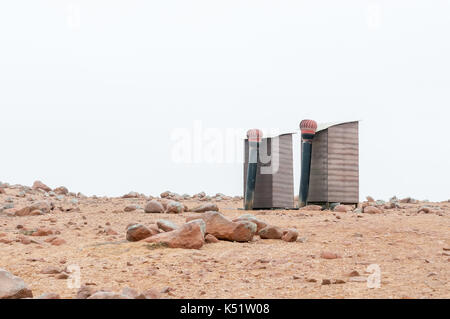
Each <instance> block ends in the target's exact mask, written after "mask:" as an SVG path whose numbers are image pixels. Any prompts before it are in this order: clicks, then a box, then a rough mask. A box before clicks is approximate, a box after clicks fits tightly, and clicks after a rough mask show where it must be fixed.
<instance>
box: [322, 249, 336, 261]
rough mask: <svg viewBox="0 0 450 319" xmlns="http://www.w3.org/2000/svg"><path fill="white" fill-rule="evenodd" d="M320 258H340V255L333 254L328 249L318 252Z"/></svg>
mask: <svg viewBox="0 0 450 319" xmlns="http://www.w3.org/2000/svg"><path fill="white" fill-rule="evenodd" d="M320 258H323V259H336V258H340V256H339V255H338V254H335V253H332V252H329V251H325V252H322V253H321V254H320Z"/></svg>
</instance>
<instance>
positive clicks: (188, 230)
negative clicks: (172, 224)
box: [145, 220, 205, 249]
mask: <svg viewBox="0 0 450 319" xmlns="http://www.w3.org/2000/svg"><path fill="white" fill-rule="evenodd" d="M145 241H146V242H148V243H161V244H165V245H167V247H170V248H185V249H200V248H201V247H202V246H203V244H204V243H205V240H204V234H203V232H202V229H201V226H200V223H199V222H198V221H196V220H194V221H192V222H188V223H186V224H183V225H182V226H180V227H179V228H178V229H176V230H173V231H169V232H165V233H161V234H158V235H155V236H152V237H150V238H147V239H146V240H145Z"/></svg>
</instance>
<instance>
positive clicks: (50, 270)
mask: <svg viewBox="0 0 450 319" xmlns="http://www.w3.org/2000/svg"><path fill="white" fill-rule="evenodd" d="M59 273H61V269H59V268H57V267H55V266H48V267H46V268H44V269H42V270H41V274H46V275H54V274H59Z"/></svg>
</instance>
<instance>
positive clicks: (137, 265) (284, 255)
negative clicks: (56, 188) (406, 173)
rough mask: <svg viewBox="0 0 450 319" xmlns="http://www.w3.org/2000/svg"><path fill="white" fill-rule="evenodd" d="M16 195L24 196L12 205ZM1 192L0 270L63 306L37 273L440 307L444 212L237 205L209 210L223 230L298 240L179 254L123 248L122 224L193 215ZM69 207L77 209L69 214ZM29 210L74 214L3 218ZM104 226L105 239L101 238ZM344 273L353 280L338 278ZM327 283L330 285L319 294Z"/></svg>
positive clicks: (446, 241) (448, 230) (162, 287)
mask: <svg viewBox="0 0 450 319" xmlns="http://www.w3.org/2000/svg"><path fill="white" fill-rule="evenodd" d="M24 189H25V190H26V194H25V197H17V196H16V195H18V194H19V193H20V192H21V191H23V190H24ZM4 190H5V194H1V193H0V207H2V206H3V205H4V204H6V203H7V201H6V199H7V198H12V200H13V204H14V208H13V209H12V210H6V211H3V212H0V251H1V254H0V268H3V269H5V270H7V271H9V272H11V273H13V274H14V275H16V276H18V277H21V278H22V279H23V280H24V281H25V282H26V283H27V284H28V286H29V288H30V289H31V290H32V291H33V294H34V296H39V295H41V294H43V293H50V292H52V293H57V294H59V295H60V296H61V297H62V298H75V297H76V294H77V289H76V288H68V287H67V280H64V279H57V278H56V277H57V274H43V273H42V270H43V269H45V268H48V267H56V268H58V269H61V270H63V269H64V268H65V267H66V266H68V265H78V266H79V267H80V268H81V283H82V284H86V283H88V284H90V285H91V287H93V288H94V289H96V290H106V291H114V292H120V291H121V290H122V289H123V288H124V287H131V288H134V289H136V290H137V291H144V290H147V289H150V288H153V289H156V290H158V291H160V292H161V296H162V298H449V297H450V283H449V279H450V263H449V261H450V251H449V250H450V218H449V217H450V203H449V202H448V201H446V202H440V203H428V202H427V203H425V202H418V203H416V204H410V203H400V204H399V205H400V207H399V208H394V209H384V210H383V212H382V213H379V214H366V213H363V214H361V213H359V214H358V213H355V212H352V211H350V212H346V213H338V212H332V211H329V210H327V211H308V210H291V211H289V210H266V211H252V212H245V211H243V210H242V209H241V207H242V206H243V204H242V201H241V200H233V199H227V200H220V201H215V200H214V199H212V200H211V201H213V202H216V203H217V205H218V206H219V209H220V212H221V213H223V214H224V215H225V216H227V217H228V218H230V219H233V218H236V217H239V216H240V215H242V214H246V213H252V214H253V215H255V216H256V217H257V218H258V219H260V220H262V221H265V222H266V223H268V224H272V225H276V226H280V227H283V228H296V229H297V230H298V232H299V238H298V240H297V241H296V242H292V243H290V242H285V241H282V240H263V239H259V238H258V237H255V238H254V241H252V242H248V243H237V242H227V241H220V242H218V243H214V244H205V245H204V246H203V247H202V248H201V249H199V250H189V249H179V248H175V249H173V248H166V247H156V248H155V247H154V246H151V245H149V244H148V243H145V242H142V241H141V242H127V241H126V239H125V235H126V228H127V225H128V224H130V223H141V224H143V225H150V224H154V223H155V222H156V221H157V220H158V219H167V220H170V221H173V222H175V223H177V224H178V225H180V224H182V223H184V222H185V220H186V217H189V216H195V215H196V214H197V215H198V214H199V213H191V212H185V213H181V214H148V213H144V212H143V211H142V210H136V211H131V212H124V208H125V207H126V206H127V205H130V204H137V205H140V206H142V207H144V206H145V204H146V202H147V201H148V198H146V197H143V196H140V197H139V198H126V199H125V198H95V197H84V196H80V197H77V196H76V195H75V194H70V195H64V198H63V199H57V198H56V197H44V192H40V191H36V190H30V189H29V188H23V187H20V186H13V187H11V186H10V187H6V188H4ZM22 196H23V195H22ZM30 198H31V200H30ZM73 198H76V199H77V200H78V203H72V202H71V200H72V199H73ZM32 200H34V201H37V200H47V201H49V202H54V204H55V207H63V208H64V209H67V208H78V209H79V211H78V210H72V211H61V210H59V209H58V208H55V209H53V211H51V212H50V213H47V214H44V215H39V216H23V217H15V216H14V217H12V216H10V213H11V212H13V211H14V209H19V208H22V207H25V206H27V205H29V204H30V203H31V201H32ZM181 202H182V203H184V204H186V205H187V206H188V207H189V208H192V207H195V206H197V205H200V204H203V203H205V202H204V201H198V200H194V199H189V200H182V201H181ZM424 205H428V206H431V207H432V208H431V210H430V211H429V212H428V213H425V212H418V210H419V208H420V207H422V206H424ZM8 212H9V214H8ZM18 225H22V226H23V227H24V228H25V229H26V230H33V229H37V228H40V227H46V228H50V229H51V230H53V232H56V233H57V234H56V236H57V237H58V238H62V239H63V240H64V241H65V242H66V243H65V244H62V245H60V246H54V245H51V244H50V243H47V242H45V239H47V238H49V237H51V236H52V235H49V236H40V237H35V236H29V235H27V234H29V233H27V232H26V231H24V230H23V229H18V228H17V226H18ZM19 227H20V226H19ZM108 227H109V228H110V229H112V230H113V231H115V232H117V235H108V234H106V233H104V232H103V231H104V230H105V228H108ZM20 236H24V237H25V238H30V239H33V240H36V243H30V244H23V243H21V242H20V241H17V240H18V239H19V238H20ZM2 239H3V243H2V242H1V240H2ZM10 240H11V242H9V241H10ZM323 252H331V253H335V254H337V255H338V257H339V258H336V259H325V258H322V257H321V254H322V253H323ZM371 264H376V265H378V266H379V267H380V270H381V287H380V288H368V287H367V282H366V280H365V279H366V277H367V276H370V272H367V268H368V266H369V265H371ZM351 272H358V274H359V276H356V277H350V276H349V274H350V273H351ZM355 275H357V274H356V273H355ZM354 278H356V279H354ZM327 280H329V282H330V284H326V283H327ZM336 281H337V282H338V283H336ZM167 288H169V289H167Z"/></svg>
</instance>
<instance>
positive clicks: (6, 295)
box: [0, 268, 33, 299]
mask: <svg viewBox="0 0 450 319" xmlns="http://www.w3.org/2000/svg"><path fill="white" fill-rule="evenodd" d="M22 298H33V293H32V292H31V290H30V289H29V288H28V286H27V284H26V283H25V282H24V281H23V280H22V279H21V278H19V277H17V276H14V275H13V274H11V273H10V272H8V271H6V270H4V269H1V268H0V299H22Z"/></svg>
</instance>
